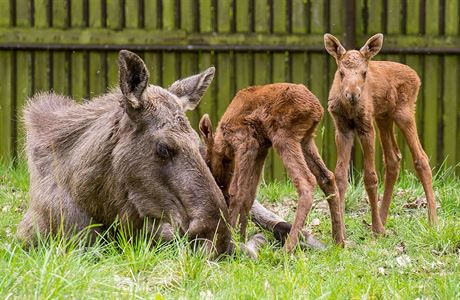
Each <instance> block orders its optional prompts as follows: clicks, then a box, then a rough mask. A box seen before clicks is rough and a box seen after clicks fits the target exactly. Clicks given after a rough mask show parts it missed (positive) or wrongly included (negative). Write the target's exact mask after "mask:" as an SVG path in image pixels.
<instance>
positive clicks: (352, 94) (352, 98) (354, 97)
mask: <svg viewBox="0 0 460 300" xmlns="http://www.w3.org/2000/svg"><path fill="white" fill-rule="evenodd" d="M360 97H361V91H360V89H359V88H358V89H356V90H353V91H350V90H346V91H345V98H347V100H348V101H349V102H350V103H351V104H352V105H354V104H356V103H357V102H358V100H359V98H360Z"/></svg>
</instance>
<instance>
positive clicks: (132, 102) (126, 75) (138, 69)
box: [118, 50, 149, 109]
mask: <svg viewBox="0 0 460 300" xmlns="http://www.w3.org/2000/svg"><path fill="white" fill-rule="evenodd" d="M118 72H119V85H120V89H121V92H122V93H123V95H124V100H125V102H126V104H127V105H128V106H129V107H131V108H134V109H137V108H140V107H141V105H142V93H143V92H144V90H145V88H146V87H147V84H148V81H149V71H148V70H147V67H146V66H145V64H144V62H143V61H142V59H141V58H140V57H139V56H137V55H136V54H134V53H132V52H130V51H128V50H121V51H120V53H119V55H118ZM128 106H127V107H126V108H127V109H128V108H129V107H128Z"/></svg>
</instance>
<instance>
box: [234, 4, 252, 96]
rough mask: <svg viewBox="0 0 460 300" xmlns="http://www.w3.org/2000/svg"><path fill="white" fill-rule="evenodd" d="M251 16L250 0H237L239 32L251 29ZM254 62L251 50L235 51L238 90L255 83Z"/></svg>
mask: <svg viewBox="0 0 460 300" xmlns="http://www.w3.org/2000/svg"><path fill="white" fill-rule="evenodd" d="M251 17H252V15H251V14H250V10H249V1H236V12H235V22H236V24H235V28H236V31H237V32H249V31H250V30H251V28H250V18H251ZM252 63H253V62H252V55H251V54H250V53H249V52H236V53H235V66H234V67H235V68H236V70H238V72H237V74H235V87H236V91H238V90H241V89H243V88H246V87H248V86H250V85H252V84H253V82H252V77H253V74H252V71H253V70H252ZM236 91H235V93H236Z"/></svg>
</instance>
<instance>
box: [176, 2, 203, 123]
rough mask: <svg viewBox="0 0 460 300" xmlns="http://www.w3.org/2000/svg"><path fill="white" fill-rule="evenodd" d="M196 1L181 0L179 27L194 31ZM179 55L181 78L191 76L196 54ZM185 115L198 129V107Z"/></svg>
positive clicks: (195, 66)
mask: <svg viewBox="0 0 460 300" xmlns="http://www.w3.org/2000/svg"><path fill="white" fill-rule="evenodd" d="M195 4H196V2H195V1H193V0H182V1H181V5H180V28H181V29H182V30H185V31H187V32H194V31H195V30H196V28H195V15H194V11H195V10H194V8H195V6H194V5H195ZM180 56H181V64H180V66H181V70H180V73H181V78H184V77H187V76H191V75H193V74H195V73H197V54H196V53H194V52H183V53H181V54H180ZM187 117H188V119H189V120H190V123H191V125H192V126H193V128H195V129H198V122H199V121H200V113H199V109H195V110H192V111H189V112H187Z"/></svg>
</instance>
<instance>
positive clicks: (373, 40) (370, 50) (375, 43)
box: [359, 33, 383, 59]
mask: <svg viewBox="0 0 460 300" xmlns="http://www.w3.org/2000/svg"><path fill="white" fill-rule="evenodd" d="M382 45H383V34H381V33H377V34H376V35H373V36H371V37H370V38H369V39H368V40H367V42H366V43H365V44H364V46H363V47H362V48H361V49H360V50H359V52H361V54H362V55H363V56H364V57H365V58H367V59H371V58H372V57H373V56H375V55H376V54H377V53H379V51H380V49H382Z"/></svg>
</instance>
